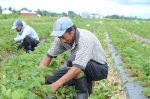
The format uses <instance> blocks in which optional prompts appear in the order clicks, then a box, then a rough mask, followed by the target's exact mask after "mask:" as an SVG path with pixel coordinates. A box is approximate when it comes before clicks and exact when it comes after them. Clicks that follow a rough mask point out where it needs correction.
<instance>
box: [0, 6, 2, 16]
mask: <svg viewBox="0 0 150 99" xmlns="http://www.w3.org/2000/svg"><path fill="white" fill-rule="evenodd" d="M0 14H2V7H1V6H0Z"/></svg>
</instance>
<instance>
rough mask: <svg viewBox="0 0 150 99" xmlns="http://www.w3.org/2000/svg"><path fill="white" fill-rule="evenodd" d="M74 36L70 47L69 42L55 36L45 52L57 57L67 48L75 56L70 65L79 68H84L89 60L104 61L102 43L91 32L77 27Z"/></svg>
mask: <svg viewBox="0 0 150 99" xmlns="http://www.w3.org/2000/svg"><path fill="white" fill-rule="evenodd" d="M75 36H76V37H75V42H74V44H73V45H72V47H71V46H70V45H69V44H65V43H62V42H60V40H59V38H57V37H56V38H55V40H54V42H53V44H52V46H51V48H50V49H49V50H48V52H47V54H48V56H50V57H57V56H58V55H59V54H61V53H63V52H64V51H66V50H68V51H70V54H71V55H74V56H75V58H74V60H73V61H72V65H73V66H76V67H79V68H81V69H85V68H86V65H87V63H88V62H89V61H90V60H94V61H96V62H98V63H100V64H105V63H106V56H105V52H104V50H103V48H102V45H101V43H100V41H99V40H98V39H97V37H96V36H95V35H94V34H93V33H91V32H90V31H87V30H84V29H79V28H78V29H77V32H76V34H75Z"/></svg>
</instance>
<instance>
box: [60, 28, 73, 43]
mask: <svg viewBox="0 0 150 99" xmlns="http://www.w3.org/2000/svg"><path fill="white" fill-rule="evenodd" d="M74 34H75V31H74V30H72V31H71V32H65V33H64V35H62V36H61V37H59V39H60V41H61V42H62V43H66V44H70V45H72V44H73V43H74V38H75V35H74Z"/></svg>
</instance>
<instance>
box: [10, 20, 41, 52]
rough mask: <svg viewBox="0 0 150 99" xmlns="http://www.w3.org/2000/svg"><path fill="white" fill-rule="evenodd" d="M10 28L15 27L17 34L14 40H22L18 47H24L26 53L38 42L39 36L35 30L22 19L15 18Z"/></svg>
mask: <svg viewBox="0 0 150 99" xmlns="http://www.w3.org/2000/svg"><path fill="white" fill-rule="evenodd" d="M12 29H15V30H16V32H17V36H16V37H15V38H14V41H15V42H19V41H22V43H21V44H20V45H19V46H18V49H22V48H23V49H24V50H25V51H26V52H27V53H28V52H29V50H31V51H34V49H35V47H36V46H37V45H38V43H39V37H38V35H37V33H36V32H35V30H34V29H33V28H32V27H30V26H29V25H27V24H26V23H25V22H24V21H21V20H16V21H15V22H14V23H13V26H12Z"/></svg>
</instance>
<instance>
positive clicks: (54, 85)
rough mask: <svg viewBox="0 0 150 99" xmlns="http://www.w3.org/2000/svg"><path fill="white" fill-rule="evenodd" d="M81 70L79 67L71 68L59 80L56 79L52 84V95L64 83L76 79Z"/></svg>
mask: <svg viewBox="0 0 150 99" xmlns="http://www.w3.org/2000/svg"><path fill="white" fill-rule="evenodd" d="M80 71H81V69H80V68H79V67H71V69H70V70H69V71H68V72H67V73H66V74H65V75H64V76H62V77H61V78H60V79H58V80H57V81H56V82H54V83H52V84H51V85H50V86H51V91H52V92H53V93H54V92H56V90H57V89H58V88H59V87H60V86H62V85H63V84H64V83H66V82H68V81H69V80H71V79H73V78H75V77H77V76H78V75H79V73H80Z"/></svg>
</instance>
